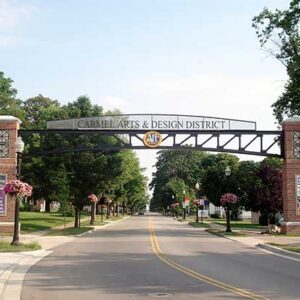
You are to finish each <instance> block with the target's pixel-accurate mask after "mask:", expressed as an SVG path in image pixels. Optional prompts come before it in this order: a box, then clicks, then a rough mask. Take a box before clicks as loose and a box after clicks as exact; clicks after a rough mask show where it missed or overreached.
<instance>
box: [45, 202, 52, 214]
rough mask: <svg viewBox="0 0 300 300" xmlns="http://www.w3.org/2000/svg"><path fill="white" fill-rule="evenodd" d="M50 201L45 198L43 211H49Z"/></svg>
mask: <svg viewBox="0 0 300 300" xmlns="http://www.w3.org/2000/svg"><path fill="white" fill-rule="evenodd" d="M50 203H51V201H49V200H45V212H50Z"/></svg>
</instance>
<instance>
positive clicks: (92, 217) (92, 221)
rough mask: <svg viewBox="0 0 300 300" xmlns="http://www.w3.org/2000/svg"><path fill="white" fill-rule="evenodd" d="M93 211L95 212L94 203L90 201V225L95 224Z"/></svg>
mask: <svg viewBox="0 0 300 300" xmlns="http://www.w3.org/2000/svg"><path fill="white" fill-rule="evenodd" d="M95 213H96V203H95V202H92V205H91V222H90V224H91V225H95Z"/></svg>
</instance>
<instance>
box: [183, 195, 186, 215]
mask: <svg viewBox="0 0 300 300" xmlns="http://www.w3.org/2000/svg"><path fill="white" fill-rule="evenodd" d="M182 193H183V202H182V203H183V205H182V206H183V219H184V220H185V214H186V211H185V209H186V208H185V190H183V192H182Z"/></svg>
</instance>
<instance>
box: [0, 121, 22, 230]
mask: <svg viewBox="0 0 300 300" xmlns="http://www.w3.org/2000/svg"><path fill="white" fill-rule="evenodd" d="M20 124H21V121H20V120H19V119H17V118H15V117H13V116H0V233H13V228H14V214H15V202H14V200H13V199H10V197H9V196H4V192H3V185H4V184H5V181H8V180H12V179H15V178H16V173H17V169H16V167H17V157H16V150H15V144H16V140H17V136H18V129H19V125H20Z"/></svg>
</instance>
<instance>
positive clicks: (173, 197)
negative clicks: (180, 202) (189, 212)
mask: <svg viewBox="0 0 300 300" xmlns="http://www.w3.org/2000/svg"><path fill="white" fill-rule="evenodd" d="M174 199H175V196H174V195H172V204H173V203H174ZM171 209H172V217H174V215H175V213H174V207H173V206H171Z"/></svg>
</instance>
